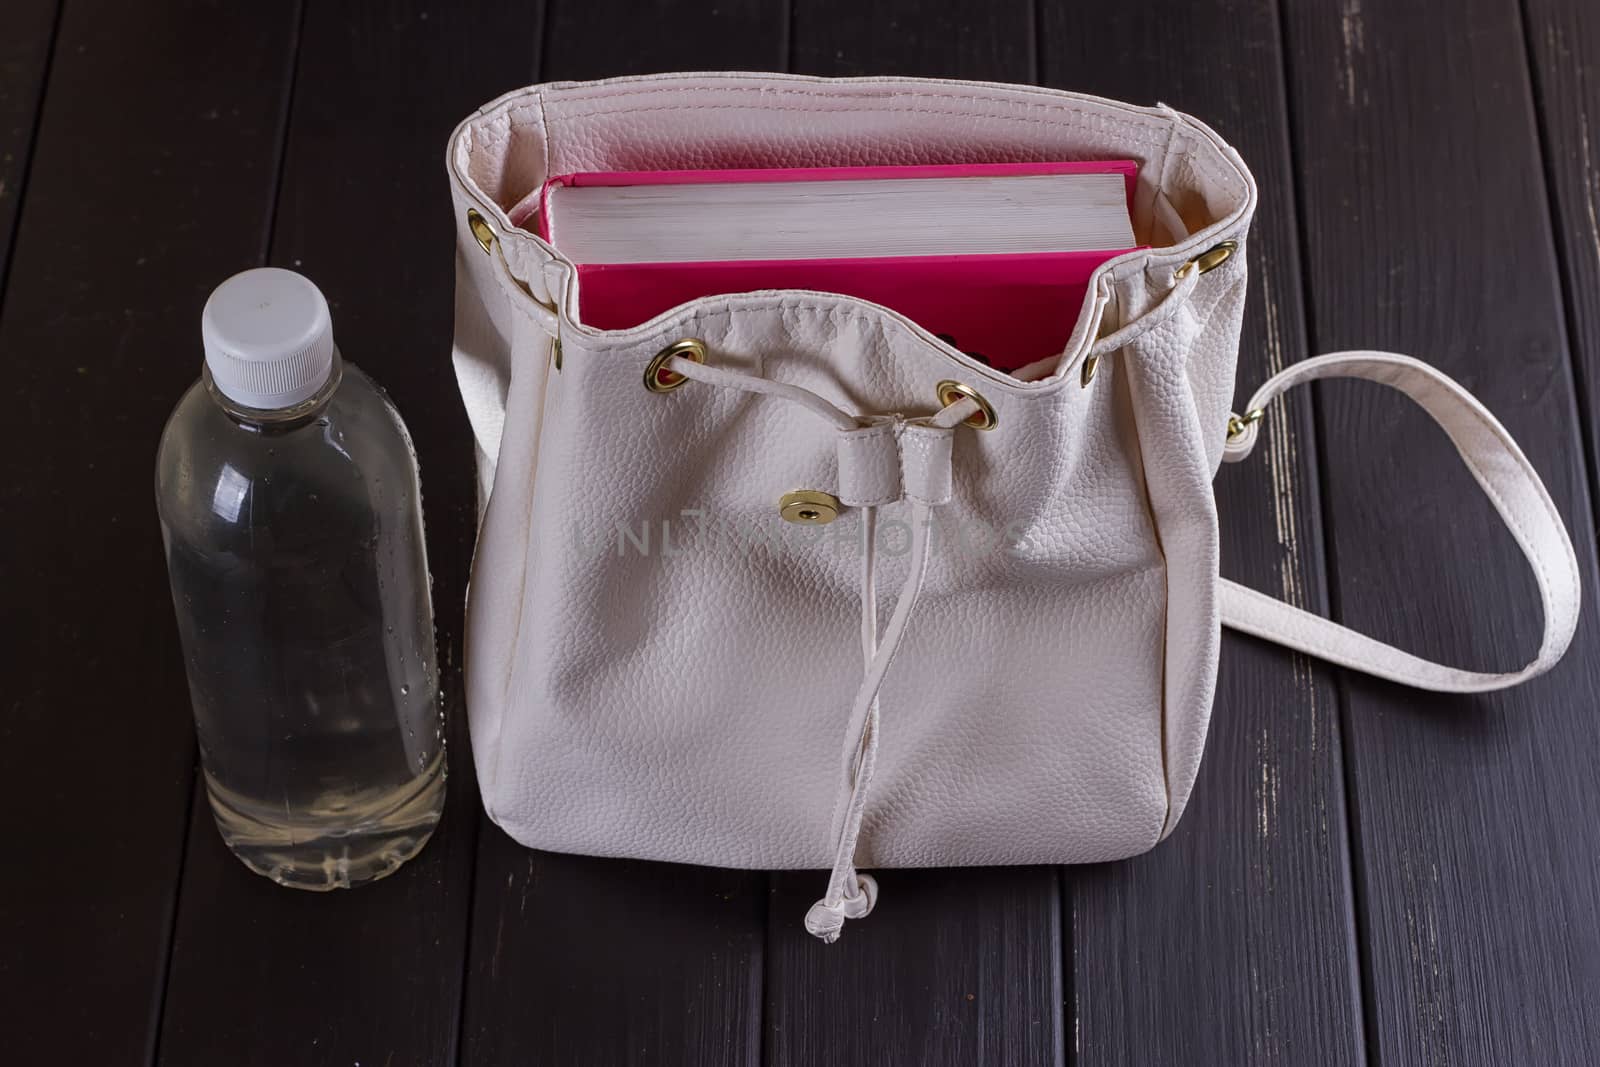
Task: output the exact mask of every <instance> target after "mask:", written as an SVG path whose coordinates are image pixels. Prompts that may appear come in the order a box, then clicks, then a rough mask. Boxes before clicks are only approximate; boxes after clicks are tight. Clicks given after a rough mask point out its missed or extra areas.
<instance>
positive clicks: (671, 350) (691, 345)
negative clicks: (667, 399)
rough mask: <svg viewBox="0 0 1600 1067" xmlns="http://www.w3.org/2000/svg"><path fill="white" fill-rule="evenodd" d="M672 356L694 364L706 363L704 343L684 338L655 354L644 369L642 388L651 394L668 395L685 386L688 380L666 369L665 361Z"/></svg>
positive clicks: (691, 338)
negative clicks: (691, 361)
mask: <svg viewBox="0 0 1600 1067" xmlns="http://www.w3.org/2000/svg"><path fill="white" fill-rule="evenodd" d="M673 356H682V357H683V358H684V359H688V360H693V361H694V362H695V363H704V362H705V361H706V346H705V342H704V341H701V340H698V339H696V338H693V337H685V338H684V339H683V340H681V341H677V342H674V343H673V344H670V345H668V346H667V347H666V348H663V349H662V350H661V351H659V352H657V353H656V354H655V356H654V358H652V359H651V360H650V362H649V364H648V365H647V366H646V367H645V368H644V387H645V388H646V389H648V390H650V391H651V392H652V393H670V392H672V391H673V390H674V389H677V388H680V387H681V386H683V385H684V384H686V383H687V382H688V381H689V379H688V378H685V377H684V376H683V375H681V374H679V373H677V372H676V371H672V370H668V369H667V361H668V360H670V359H671V358H672V357H673Z"/></svg>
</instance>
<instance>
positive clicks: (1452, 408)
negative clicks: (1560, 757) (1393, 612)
mask: <svg viewBox="0 0 1600 1067" xmlns="http://www.w3.org/2000/svg"><path fill="white" fill-rule="evenodd" d="M1318 378H1362V379H1366V380H1368V381H1374V382H1380V383H1382V384H1384V385H1387V386H1389V387H1390V388H1393V389H1398V390H1399V391H1400V392H1402V393H1404V394H1405V395H1406V396H1408V397H1410V398H1411V399H1412V400H1413V401H1415V402H1416V403H1417V405H1418V406H1420V407H1421V408H1422V409H1423V410H1424V411H1426V412H1427V413H1428V414H1429V415H1430V416H1432V417H1433V419H1434V421H1435V422H1437V423H1438V424H1439V426H1440V427H1441V428H1443V430H1444V432H1445V433H1446V434H1447V435H1448V436H1449V438H1450V441H1451V443H1453V444H1454V445H1455V446H1456V450H1457V451H1458V452H1459V453H1460V454H1461V459H1462V461H1463V462H1465V463H1466V465H1467V469H1468V470H1470V471H1471V472H1472V476H1473V477H1474V478H1476V479H1477V481H1478V484H1479V485H1480V486H1482V487H1483V491H1484V492H1485V493H1487V494H1488V496H1489V499H1490V501H1492V502H1493V504H1494V507H1495V510H1496V511H1497V512H1499V514H1500V518H1501V519H1502V520H1503V521H1504V522H1505V524H1506V526H1507V528H1509V529H1510V531H1511V533H1512V536H1513V537H1515V538H1516V541H1517V544H1518V546H1519V547H1521V549H1522V553H1523V555H1524V556H1526V557H1527V560H1528V564H1529V566H1531V567H1532V568H1533V575H1534V579H1535V580H1536V581H1537V583H1538V587H1539V598H1540V600H1541V602H1542V604H1543V607H1544V638H1543V640H1542V641H1541V642H1540V645H1539V651H1538V654H1537V655H1536V656H1535V657H1534V659H1533V661H1532V662H1530V663H1529V664H1527V666H1525V667H1523V668H1522V669H1521V670H1517V671H1511V672H1508V673H1504V674H1491V673H1482V672H1478V671H1468V670H1461V669H1459V668H1456V667H1447V666H1445V665H1443V664H1440V663H1434V662H1432V661H1430V660H1425V659H1422V658H1421V657H1419V656H1414V655H1412V654H1411V653H1409V652H1404V651H1401V650H1400V649H1398V648H1395V647H1394V646H1392V645H1387V644H1384V643H1383V642H1382V641H1377V640H1374V639H1373V638H1371V637H1367V636H1366V635H1365V634H1360V633H1357V632H1356V631H1354V630H1351V629H1348V628H1346V627H1344V626H1340V625H1339V624H1338V623H1336V622H1332V621H1330V620H1328V619H1324V618H1322V617H1321V616H1319V615H1313V614H1311V613H1310V612H1308V611H1303V610H1302V609H1300V608H1297V607H1294V606H1293V605H1291V604H1286V603H1284V602H1283V601H1281V600H1277V599H1274V598H1273V597H1270V596H1267V595H1266V594H1264V593H1258V592H1256V591H1255V590H1253V589H1249V588H1246V587H1245V586H1242V585H1238V584H1237V583H1235V582H1230V581H1228V580H1226V579H1223V580H1222V583H1221V586H1220V588H1219V590H1218V599H1219V602H1220V605H1221V612H1222V624H1223V625H1224V626H1228V627H1231V628H1232V629H1235V630H1239V631H1241V632H1243V633H1248V634H1253V635H1254V636H1256V637H1261V638H1265V639H1266V640H1268V641H1274V642H1277V643H1278V644H1281V645H1286V646H1288V647H1289V648H1293V649H1297V650H1299V651H1301V652H1305V653H1309V654H1310V655H1313V656H1317V657H1320V658H1321V659H1325V660H1328V661H1329V662H1331V663H1337V664H1339V665H1340V666H1344V667H1350V668H1353V669H1355V670H1358V671H1363V672H1365V673H1367V674H1372V675H1376V676H1377V677H1379V678H1387V679H1389V680H1390V681H1394V682H1399V683H1401V684H1403V685H1410V686H1416V687H1418V688H1421V689H1432V690H1436V691H1439V692H1447V693H1476V692H1483V691H1486V690H1491V689H1504V688H1506V687H1508V686H1513V685H1516V684H1517V683H1519V682H1523V681H1526V680H1527V679H1529V678H1533V677H1535V676H1536V675H1539V674H1543V673H1544V672H1545V671H1547V670H1549V669H1550V668H1551V667H1552V666H1554V665H1555V663H1556V661H1557V660H1559V659H1560V658H1561V655H1562V653H1564V652H1565V651H1566V650H1567V645H1568V644H1569V643H1571V641H1572V634H1573V630H1574V629H1576V627H1577V624H1578V607H1579V604H1580V601H1581V599H1582V586H1581V584H1580V582H1579V577H1578V560H1577V556H1576V555H1575V554H1574V553H1573V550H1572V539H1571V538H1570V537H1569V536H1568V534H1567V529H1566V527H1565V526H1564V525H1563V524H1562V522H1561V516H1560V515H1559V514H1558V513H1557V511H1556V506H1555V503H1554V501H1552V500H1551V499H1550V494H1549V493H1548V492H1546V491H1545V487H1544V483H1542V482H1541V481H1540V480H1539V475H1538V473H1537V472H1536V471H1535V470H1534V469H1533V465H1532V464H1531V463H1529V462H1528V458H1527V457H1526V456H1525V455H1523V454H1522V450H1521V449H1520V448H1518V447H1517V443H1516V442H1515V441H1514V440H1512V439H1511V435H1510V434H1509V433H1507V432H1506V429H1505V427H1504V426H1501V425H1500V423H1499V422H1498V421H1497V420H1496V419H1495V417H1494V416H1493V415H1491V414H1490V413H1489V411H1488V410H1487V409H1486V408H1485V407H1484V406H1483V405H1482V404H1480V403H1479V402H1478V401H1477V400H1476V399H1475V398H1474V397H1473V396H1472V394H1471V393H1469V392H1467V391H1466V390H1465V389H1463V388H1462V387H1461V386H1460V385H1459V384H1457V383H1456V382H1455V381H1453V380H1451V379H1450V378H1448V377H1446V376H1445V375H1443V374H1441V373H1439V372H1438V371H1437V370H1435V369H1433V368H1432V367H1430V366H1428V364H1426V363H1423V362H1422V361H1421V360H1417V359H1412V358H1411V357H1410V356H1402V355H1397V354H1395V353H1392V352H1336V353H1334V354H1332V355H1326V356H1318V357H1316V358H1315V359H1308V360H1305V361H1303V362H1301V363H1297V364H1295V365H1294V366H1292V367H1289V368H1287V369H1285V370H1283V371H1280V372H1279V373H1277V374H1275V375H1273V376H1272V377H1271V378H1269V379H1268V380H1267V381H1266V383H1265V384H1264V385H1262V387H1261V388H1260V389H1259V390H1257V391H1256V394H1255V396H1253V397H1252V398H1251V399H1250V405H1249V407H1248V408H1247V409H1246V412H1247V413H1246V414H1245V415H1243V416H1234V417H1233V418H1232V419H1230V420H1229V424H1228V427H1229V436H1228V443H1227V447H1226V448H1225V450H1224V452H1223V459H1225V460H1227V461H1230V462H1236V461H1238V460H1241V459H1243V458H1245V456H1247V455H1249V453H1250V450H1251V448H1252V447H1254V445H1255V441H1256V436H1257V434H1258V431H1259V428H1260V426H1259V423H1260V420H1261V413H1262V412H1263V411H1264V410H1265V408H1266V406H1267V405H1268V404H1269V403H1271V402H1272V400H1273V399H1274V398H1275V397H1276V396H1277V395H1278V394H1279V393H1281V392H1283V391H1284V390H1285V389H1288V388H1289V387H1290V386H1293V385H1298V384H1300V383H1302V382H1309V381H1313V380H1315V379H1318Z"/></svg>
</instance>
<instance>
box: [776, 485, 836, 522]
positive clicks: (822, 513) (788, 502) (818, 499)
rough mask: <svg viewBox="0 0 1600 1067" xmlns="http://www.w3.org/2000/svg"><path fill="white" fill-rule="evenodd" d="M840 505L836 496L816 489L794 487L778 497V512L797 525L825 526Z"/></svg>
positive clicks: (834, 517) (833, 516) (832, 518)
mask: <svg viewBox="0 0 1600 1067" xmlns="http://www.w3.org/2000/svg"><path fill="white" fill-rule="evenodd" d="M842 507H844V505H843V504H841V503H839V498H838V497H836V496H833V495H831V494H829V493H824V492H821V491H820V490H817V489H796V490H795V491H794V492H792V493H785V494H783V496H781V497H779V498H778V514H779V515H782V516H783V521H784V522H792V523H795V524H796V525H798V526H826V525H828V523H830V522H832V521H833V520H834V519H837V518H838V517H839V509H840V508H842Z"/></svg>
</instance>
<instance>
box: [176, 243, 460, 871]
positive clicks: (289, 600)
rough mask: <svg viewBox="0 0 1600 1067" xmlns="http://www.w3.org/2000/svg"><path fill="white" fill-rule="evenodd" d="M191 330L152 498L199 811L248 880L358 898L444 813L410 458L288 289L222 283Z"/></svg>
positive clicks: (262, 277) (372, 398)
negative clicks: (182, 670)
mask: <svg viewBox="0 0 1600 1067" xmlns="http://www.w3.org/2000/svg"><path fill="white" fill-rule="evenodd" d="M201 336H202V339H203V341H204V346H205V366H204V370H203V373H202V376H201V379H200V381H198V382H196V383H195V384H194V386H192V387H191V388H190V389H189V391H188V392H187V393H185V394H184V397H183V399H182V400H180V401H179V402H178V406H177V408H176V409H175V410H174V411H173V413H172V417H171V419H170V420H169V421H168V423H167V427H166V431H165V432H164V433H163V434H162V437H161V449H160V454H159V457H158V459H157V463H156V504H157V509H158V511H159V512H160V516H161V528H162V532H163V535H164V537H165V541H166V550H167V568H168V573H169V575H170V577H171V581H172V598H173V602H174V604H175V606H176V608H177V615H178V632H179V635H180V637H181V639H182V643H183V652H184V657H185V660H186V666H187V670H188V676H189V693H190V698H191V700H192V702H193V705H194V717H195V726H196V730H197V733H198V735H199V740H200V758H201V766H202V770H203V773H204V776H205V783H206V792H207V794H208V795H209V797H210V800H211V809H212V813H213V814H214V815H215V817H216V822H217V826H218V828H219V829H220V830H221V831H222V837H223V839H224V840H225V841H226V842H227V843H228V847H229V848H231V849H232V850H233V852H234V853H235V854H236V855H237V856H238V857H239V858H240V859H241V860H243V861H244V863H245V865H246V866H247V867H249V868H250V869H251V870H253V871H256V872H257V873H259V874H263V875H266V876H267V877H269V878H271V879H273V880H274V881H276V882H279V883H281V884H283V885H288V886H295V887H298V888H301V889H333V888H338V887H349V886H354V885H360V884H361V883H363V882H369V881H372V880H374V879H377V878H382V877H383V876H384V875H386V874H388V873H389V872H391V871H393V870H394V869H395V868H397V867H398V866H400V864H402V863H404V862H405V861H406V860H408V859H410V858H411V857H412V856H413V855H415V854H416V853H417V851H418V850H419V849H421V848H422V846H423V845H424V844H425V843H426V842H427V840H428V836H429V834H431V833H432V831H433V828H434V826H435V825H437V824H438V821H439V814H440V811H441V809H442V808H443V806H444V723H443V710H442V706H441V705H440V703H439V699H438V683H437V672H436V670H435V661H434V643H433V607H432V602H431V597H430V590H429V579H428V564H427V557H426V553H425V549H424V545H423V537H422V509H421V495H420V491H419V487H418V477H417V461H416V453H415V451H414V450H413V449H412V446H411V438H410V436H409V435H408V434H407V432H406V428H405V424H404V423H403V422H401V420H400V414H399V412H397V411H396V410H395V408H394V405H393V404H392V403H390V401H389V398H388V396H387V395H386V394H385V393H384V392H383V391H382V390H381V389H380V388H378V387H377V386H376V385H374V384H373V382H372V380H371V379H370V378H368V377H367V376H366V375H365V374H363V373H361V371H359V370H357V369H356V368H355V367H354V366H352V365H351V364H348V363H342V362H341V360H340V358H339V352H338V350H337V349H336V348H335V347H334V343H333V327H332V322H331V319H330V316H329V313H328V303H327V301H326V300H325V299H324V298H323V295H322V293H321V292H320V291H319V290H318V289H317V287H316V286H314V285H312V284H311V282H310V281H308V280H307V279H305V278H303V277H301V276H300V275H298V274H295V273H294V272H292V271H287V270H276V269H270V268H268V269H261V270H250V271H245V272H244V273H243V274H238V275H235V276H234V277H232V278H229V279H228V280H227V281H225V282H223V283H222V284H221V285H220V286H218V287H217V289H216V291H215V292H213V293H212V294H211V298H210V300H208V301H207V302H206V306H205V311H204V312H203V314H202V317H201Z"/></svg>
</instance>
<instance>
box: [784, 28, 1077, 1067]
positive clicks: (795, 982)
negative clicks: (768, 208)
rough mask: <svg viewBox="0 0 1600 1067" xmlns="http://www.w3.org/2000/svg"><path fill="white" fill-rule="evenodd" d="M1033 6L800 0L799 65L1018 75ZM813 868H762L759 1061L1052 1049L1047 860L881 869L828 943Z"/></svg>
mask: <svg viewBox="0 0 1600 1067" xmlns="http://www.w3.org/2000/svg"><path fill="white" fill-rule="evenodd" d="M1032 19H1033V13H1032V10H1031V7H1030V6H1029V4H1028V3H1026V2H1022V0H1006V2H1002V3H983V2H979V0H963V2H960V3H953V4H946V5H943V6H941V7H940V8H938V9H936V10H928V9H926V8H924V7H919V5H917V4H915V3H911V2H909V0H897V2H894V3H884V4H870V5H869V4H855V3H847V2H839V0H801V2H798V3H796V5H795V11H794V39H793V46H794V55H795V69H796V70H797V71H800V72H801V73H806V74H826V75H849V74H866V73H876V74H911V75H945V76H952V77H964V78H988V79H1006V78H1012V79H1022V80H1028V79H1029V78H1030V77H1031V72H1032V69H1033V49H1032V46H1031V40H1032ZM892 688H893V680H892V678H891V681H890V689H891V690H892ZM891 705H892V701H891ZM884 729H885V733H884V744H886V745H892V744H893V743H894V723H893V715H892V713H891V714H888V715H887V717H886V720H885V727H884ZM825 881H826V876H825V875H824V874H823V873H822V872H818V871H789V872H782V873H779V874H775V875H774V876H773V896H772V904H771V906H770V908H769V922H768V932H767V961H768V962H767V1029H766V1057H767V1060H768V1062H770V1063H773V1064H813V1063H917V1064H930V1065H931V1064H967V1063H996V1064H999V1063H1005V1064H1050V1063H1059V1062H1060V1061H1061V1056H1062V1052H1063V1047H1064V1037H1063V1033H1062V1027H1061V1007H1062V1001H1063V990H1062V971H1061V922H1060V920H1061V904H1060V894H1059V887H1058V880H1057V877H1056V873H1055V871H1054V870H1052V869H1050V868H1021V869H1015V868H990V869H971V870H895V871H882V872H879V882H880V884H881V885H882V887H883V894H884V901H883V904H882V905H881V906H880V907H879V908H878V909H877V910H876V911H875V912H874V913H873V915H872V917H871V918H870V919H869V920H867V921H865V922H862V923H853V924H851V925H850V926H849V927H848V928H847V930H846V931H845V934H844V937H843V938H842V939H841V940H840V941H839V942H838V943H837V944H834V945H823V944H821V943H820V942H818V941H817V940H816V939H815V938H813V937H812V936H811V935H810V934H807V933H806V932H805V929H804V927H803V926H802V925H801V919H802V917H803V916H804V915H805V913H806V909H807V908H809V907H810V906H811V903H812V902H813V901H814V900H816V899H817V897H818V895H820V893H821V890H822V887H823V885H824V883H825Z"/></svg>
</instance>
